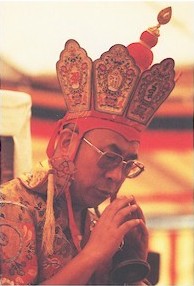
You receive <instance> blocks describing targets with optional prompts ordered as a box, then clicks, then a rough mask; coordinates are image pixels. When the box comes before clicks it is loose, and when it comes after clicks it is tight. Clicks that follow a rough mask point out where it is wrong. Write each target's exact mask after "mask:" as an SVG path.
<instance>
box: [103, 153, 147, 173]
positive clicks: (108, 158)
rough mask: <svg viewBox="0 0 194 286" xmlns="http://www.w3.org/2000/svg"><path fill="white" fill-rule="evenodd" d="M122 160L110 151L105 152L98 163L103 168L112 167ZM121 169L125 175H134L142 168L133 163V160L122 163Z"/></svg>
mask: <svg viewBox="0 0 194 286" xmlns="http://www.w3.org/2000/svg"><path fill="white" fill-rule="evenodd" d="M122 161H123V158H122V157H121V156H119V155H117V154H115V153H112V152H105V153H104V154H103V155H102V156H101V157H100V159H99V161H98V165H99V167H100V168H103V169H110V170H111V169H114V168H116V167H117V166H119V164H120V163H121V162H122ZM123 171H124V173H125V175H126V176H130V177H134V176H136V175H138V174H139V173H140V172H141V171H142V170H141V168H140V167H139V166H138V165H136V164H135V163H134V161H132V160H131V161H128V162H126V164H124V165H123Z"/></svg>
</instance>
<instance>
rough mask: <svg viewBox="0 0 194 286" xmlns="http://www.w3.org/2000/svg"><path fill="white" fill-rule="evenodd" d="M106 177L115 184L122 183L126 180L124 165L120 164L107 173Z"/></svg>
mask: <svg viewBox="0 0 194 286" xmlns="http://www.w3.org/2000/svg"><path fill="white" fill-rule="evenodd" d="M105 177H106V178H108V179H111V180H113V181H114V182H120V181H122V180H123V179H124V174H123V164H122V163H120V164H119V165H118V166H117V167H115V168H113V169H111V170H108V171H106V173H105Z"/></svg>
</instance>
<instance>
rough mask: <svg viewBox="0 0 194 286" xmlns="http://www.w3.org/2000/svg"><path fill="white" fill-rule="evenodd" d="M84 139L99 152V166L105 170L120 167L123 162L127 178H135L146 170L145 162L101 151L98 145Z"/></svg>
mask: <svg viewBox="0 0 194 286" xmlns="http://www.w3.org/2000/svg"><path fill="white" fill-rule="evenodd" d="M83 140H84V141H85V142H86V143H87V144H88V145H89V146H91V147H92V148H93V149H94V150H96V152H97V153H98V154H100V158H99V160H98V166H99V167H100V168H102V169H105V170H112V169H114V168H116V167H118V166H119V165H120V164H121V162H122V164H123V172H124V174H125V176H126V177H127V178H130V179H132V178H135V177H137V176H139V175H140V174H141V173H142V172H143V171H144V165H143V163H141V162H139V161H137V160H129V161H125V160H124V158H123V156H121V155H119V154H117V153H114V152H109V151H105V152H103V151H101V150H100V149H98V148H97V147H96V146H94V145H93V144H92V143H91V142H90V141H88V140H87V139H86V138H85V137H84V138H83Z"/></svg>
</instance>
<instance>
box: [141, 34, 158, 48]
mask: <svg viewBox="0 0 194 286" xmlns="http://www.w3.org/2000/svg"><path fill="white" fill-rule="evenodd" d="M140 39H141V41H142V42H144V43H145V44H146V45H148V46H149V47H150V48H152V47H154V46H155V45H156V44H157V42H158V37H157V36H154V35H153V34H151V33H150V32H148V31H144V32H143V33H142V34H141V37H140Z"/></svg>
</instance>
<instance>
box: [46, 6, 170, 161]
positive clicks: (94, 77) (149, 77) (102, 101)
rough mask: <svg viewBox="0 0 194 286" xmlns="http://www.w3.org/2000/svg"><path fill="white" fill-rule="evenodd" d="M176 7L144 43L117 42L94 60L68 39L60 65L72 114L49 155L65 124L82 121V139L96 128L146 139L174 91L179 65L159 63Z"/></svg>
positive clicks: (166, 61) (162, 16) (146, 33)
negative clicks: (162, 33)
mask: <svg viewBox="0 0 194 286" xmlns="http://www.w3.org/2000/svg"><path fill="white" fill-rule="evenodd" d="M170 18H171V8H170V7H168V8H166V9H164V10H162V11H161V12H160V13H159V14H158V17H157V20H158V24H157V25H156V26H154V27H152V28H149V29H148V30H147V31H144V32H143V33H142V34H141V37H140V42H138V43H132V44H130V45H129V46H127V47H125V46H124V45H121V44H116V45H114V46H113V47H111V48H110V50H109V51H107V52H105V53H104V54H102V56H101V57H100V58H99V59H97V60H95V61H94V62H92V60H91V59H90V58H89V57H88V56H87V53H86V51H85V50H84V49H83V48H81V47H80V45H79V44H78V43H77V42H76V41H75V40H72V39H71V40H68V41H67V42H66V44H65V48H64V50H63V51H62V52H61V55H60V59H59V61H58V62H57V75H58V80H59V82H60V85H61V89H62V92H63V95H64V99H65V105H66V109H67V112H66V115H65V116H64V118H63V119H61V120H60V121H59V122H58V126H57V129H56V130H55V132H54V134H53V137H52V138H51V141H50V143H49V145H48V149H47V154H48V156H49V157H51V156H52V154H53V152H54V146H55V140H56V137H57V135H58V134H59V132H60V131H61V130H62V127H63V125H65V124H68V123H71V122H72V123H73V122H74V123H76V124H77V125H78V128H79V134H80V137H82V136H83V135H84V133H85V132H87V131H89V130H91V129H95V128H108V129H111V130H113V131H116V132H118V133H120V134H121V135H122V136H124V137H125V138H126V139H127V140H129V141H131V140H138V141H140V135H141V132H142V131H143V130H144V129H145V128H146V127H147V126H148V124H149V123H150V121H151V119H152V118H153V116H154V114H155V112H156V111H157V109H158V108H159V106H160V105H161V104H162V103H163V102H164V100H165V99H166V98H167V97H168V96H169V94H170V93H171V91H172V90H173V88H174V85H175V83H174V76H175V72H174V61H173V59H171V58H167V59H164V60H163V61H162V62H161V63H159V64H155V65H153V66H152V67H151V68H149V67H150V65H151V64H152V61H153V53H152V51H151V48H152V47H153V46H155V45H156V44H157V41H158V37H159V27H160V26H161V25H164V24H166V23H168V22H169V21H170Z"/></svg>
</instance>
